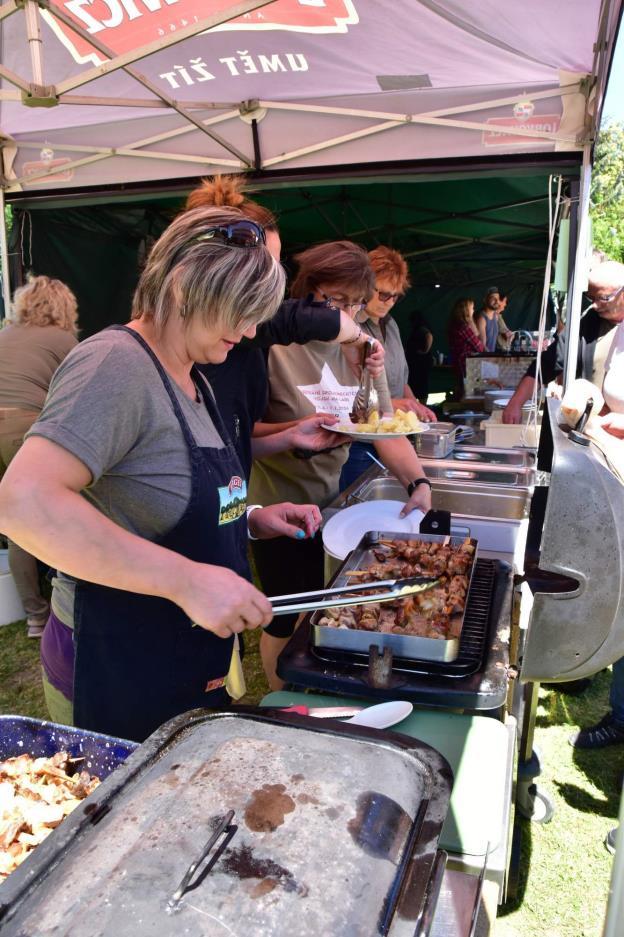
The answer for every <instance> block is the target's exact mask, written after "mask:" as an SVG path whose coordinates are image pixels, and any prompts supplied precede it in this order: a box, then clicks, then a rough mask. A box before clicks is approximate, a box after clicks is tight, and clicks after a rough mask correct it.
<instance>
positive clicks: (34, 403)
mask: <svg viewBox="0 0 624 937" xmlns="http://www.w3.org/2000/svg"><path fill="white" fill-rule="evenodd" d="M77 333H78V306H77V303H76V297H75V296H74V294H73V293H72V291H71V290H70V289H69V287H67V286H65V284H64V283H61V281H60V280H52V279H50V277H43V276H41V277H30V278H29V280H28V282H27V283H26V284H25V285H24V286H21V287H20V288H19V289H17V290H16V291H15V295H14V297H13V319H12V322H11V323H9V324H8V325H6V326H5V328H3V329H2V331H0V478H2V477H3V475H4V473H5V472H6V470H7V467H8V465H9V463H10V462H11V460H12V459H13V457H14V456H15V454H16V453H17V451H18V449H19V448H20V446H21V444H22V441H23V439H24V434H25V433H26V432H27V431H28V430H29V429H30V427H31V426H32V424H33V423H34V422H35V420H36V419H37V417H38V416H39V413H40V412H41V408H42V407H43V403H44V401H45V396H46V393H47V391H48V387H49V386H50V381H51V380H52V375H53V374H54V372H55V371H56V369H57V368H58V366H59V365H60V364H61V362H62V361H63V359H64V358H65V357H66V355H68V354H69V352H70V351H71V350H72V348H73V347H74V345H76V343H77V338H76V335H77ZM9 565H10V568H11V572H12V574H13V578H14V580H15V585H16V587H17V591H18V593H19V596H20V599H21V600H22V605H23V606H24V611H25V613H26V628H27V633H28V637H29V638H40V637H41V635H42V633H43V627H44V625H45V623H46V620H47V618H48V614H49V611H50V608H49V604H48V601H47V599H45V598H44V597H43V596H42V594H41V590H40V587H39V570H38V568H37V561H36V559H35V558H34V556H31V555H30V553H27V552H26V551H25V550H22V548H21V547H19V546H18V545H17V544H16V543H14V542H13V541H11V540H9Z"/></svg>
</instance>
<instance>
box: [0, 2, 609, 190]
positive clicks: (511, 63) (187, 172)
mask: <svg viewBox="0 0 624 937" xmlns="http://www.w3.org/2000/svg"><path fill="white" fill-rule="evenodd" d="M621 8H622V0H602V2H601V0H524V2H523V3H522V4H518V3H517V2H516V0H472V2H471V3H470V4H467V3H465V2H461V0H402V2H401V3H396V2H395V0H242V2H239V3H237V4H233V3H232V2H231V0H212V2H206V0H201V2H200V0H23V2H21V3H20V4H19V6H18V3H17V2H16V0H5V2H4V3H3V4H2V5H0V23H1V28H2V64H1V66H0V78H1V86H0V130H1V132H2V134H3V135H4V141H3V142H4V146H3V157H4V181H3V185H4V187H5V188H6V190H7V191H8V192H9V193H11V192H20V191H29V192H31V191H32V192H39V191H49V190H51V189H54V190H64V189H68V190H71V189H83V188H87V187H96V186H115V185H120V184H125V185H127V184H129V183H130V184H132V183H140V182H144V181H149V180H163V179H184V178H189V179H191V178H195V177H196V176H198V175H205V174H207V173H212V172H219V171H227V170H233V169H234V170H239V169H243V170H253V171H255V172H256V173H261V172H266V171H276V170H279V171H280V172H290V171H292V172H301V171H315V170H318V169H319V168H323V167H326V168H331V169H332V170H333V171H341V172H344V171H345V170H346V171H347V172H348V168H349V167H350V166H354V165H362V164H368V165H371V164H380V163H407V162H413V161H422V160H430V161H436V160H441V159H447V158H451V157H452V158H469V159H474V160H481V159H484V158H488V159H490V158H492V157H496V158H497V157H500V156H501V155H505V156H506V155H508V154H524V155H527V154H531V155H533V156H535V155H537V156H538V157H539V156H540V155H543V154H552V153H553V152H557V153H571V152H575V151H576V152H578V151H579V150H580V149H581V148H582V146H583V144H584V143H587V142H590V141H591V138H592V133H593V128H594V127H595V120H596V116H597V114H598V113H599V110H600V106H601V102H602V97H603V94H604V86H605V82H606V76H607V72H608V65H609V61H610V57H611V54H612V50H613V43H614V38H615V34H616V31H617V24H618V21H619V17H620V13H621ZM40 11H41V12H40ZM233 17H234V18H233ZM209 27H210V28H209ZM207 30H208V31H207ZM594 49H596V51H594ZM592 115H593V116H592Z"/></svg>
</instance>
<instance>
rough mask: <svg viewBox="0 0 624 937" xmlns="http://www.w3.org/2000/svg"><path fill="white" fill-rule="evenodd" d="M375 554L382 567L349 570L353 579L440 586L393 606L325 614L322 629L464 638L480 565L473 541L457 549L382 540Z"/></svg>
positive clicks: (442, 544) (447, 541) (386, 604)
mask: <svg viewBox="0 0 624 937" xmlns="http://www.w3.org/2000/svg"><path fill="white" fill-rule="evenodd" d="M372 552H373V556H374V558H375V561H376V562H373V563H371V564H370V565H369V566H367V567H366V568H365V569H356V570H349V571H348V573H347V575H348V576H349V578H352V579H354V580H357V581H358V582H359V583H362V582H368V581H371V582H375V581H381V580H384V579H406V578H408V577H410V576H435V577H436V578H439V579H440V584H439V585H437V586H434V587H433V588H432V589H428V590H427V591H425V592H420V593H416V594H415V595H411V596H408V597H406V598H404V599H397V600H395V601H393V602H384V603H383V604H376V603H374V604H372V605H354V606H349V608H348V609H344V608H341V609H331V608H328V609H325V611H324V613H323V615H324V617H323V618H321V619H320V624H321V625H326V626H328V627H330V628H356V629H358V630H362V631H377V632H381V633H384V634H406V635H414V636H417V637H425V638H439V639H443V640H448V639H449V638H455V637H458V636H459V631H460V628H461V622H462V615H463V612H464V609H465V607H466V601H467V597H468V574H469V572H470V567H471V564H472V562H473V559H474V545H473V544H472V543H471V542H470V540H466V541H464V542H463V543H462V544H460V545H459V546H453V545H452V544H451V543H450V538H446V539H445V540H444V541H441V542H429V541H423V540H400V539H396V540H382V541H380V544H379V545H376V546H375V548H374V549H373V551H372ZM362 594H364V593H362V592H360V593H359V595H362ZM354 598H355V595H354ZM345 612H348V614H345Z"/></svg>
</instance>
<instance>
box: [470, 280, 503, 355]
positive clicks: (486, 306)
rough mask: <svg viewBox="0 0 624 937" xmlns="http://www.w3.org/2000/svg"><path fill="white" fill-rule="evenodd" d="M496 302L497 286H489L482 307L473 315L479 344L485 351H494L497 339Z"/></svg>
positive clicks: (497, 299)
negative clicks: (479, 340)
mask: <svg viewBox="0 0 624 937" xmlns="http://www.w3.org/2000/svg"><path fill="white" fill-rule="evenodd" d="M498 304H499V292H498V287H497V286H491V287H490V288H489V290H488V291H487V293H486V294H485V298H484V300H483V308H482V309H481V310H480V312H479V313H478V315H477V316H476V317H475V325H476V326H477V332H478V334H479V338H480V339H481V344H482V345H483V346H484V348H485V350H486V351H496V341H497V339H498V316H497V309H498Z"/></svg>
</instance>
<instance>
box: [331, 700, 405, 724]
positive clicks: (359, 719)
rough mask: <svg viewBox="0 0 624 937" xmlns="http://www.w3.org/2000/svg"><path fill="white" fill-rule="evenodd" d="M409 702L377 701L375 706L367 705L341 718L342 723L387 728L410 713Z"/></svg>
mask: <svg viewBox="0 0 624 937" xmlns="http://www.w3.org/2000/svg"><path fill="white" fill-rule="evenodd" d="M413 708H414V707H413V706H412V704H411V703H406V702H405V701H403V700H392V702H389V703H377V705H375V706H367V708H366V709H363V710H362V711H361V712H359V713H356V714H355V716H351V718H350V719H342V720H341V721H342V722H343V723H345V722H347V723H349V722H350V723H352V724H353V725H356V726H368V727H369V728H371V729H387V728H388V726H393V725H395V723H397V722H402V721H403V720H404V719H407V717H408V716H409V715H410V713H411V712H412V710H413Z"/></svg>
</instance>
